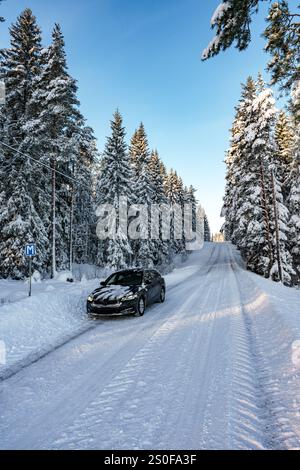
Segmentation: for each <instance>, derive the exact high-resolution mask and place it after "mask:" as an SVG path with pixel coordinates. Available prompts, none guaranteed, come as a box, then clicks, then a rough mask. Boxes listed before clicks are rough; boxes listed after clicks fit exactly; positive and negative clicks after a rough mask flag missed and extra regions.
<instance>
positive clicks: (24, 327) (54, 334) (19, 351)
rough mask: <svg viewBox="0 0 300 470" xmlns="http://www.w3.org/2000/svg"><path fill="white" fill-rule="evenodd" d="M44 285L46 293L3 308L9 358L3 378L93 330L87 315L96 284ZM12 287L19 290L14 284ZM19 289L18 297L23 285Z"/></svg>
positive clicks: (0, 327)
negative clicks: (91, 294)
mask: <svg viewBox="0 0 300 470" xmlns="http://www.w3.org/2000/svg"><path fill="white" fill-rule="evenodd" d="M2 284H3V282H2ZM7 284H9V282H8V283H7ZM22 284H23V283H22ZM42 284H46V285H44V286H43V287H44V289H45V292H42V293H36V294H35V295H33V297H31V298H26V299H24V300H20V301H14V303H11V304H7V305H4V306H2V307H1V308H0V341H1V340H2V341H3V342H4V344H5V348H6V358H7V362H6V364H2V365H1V364H0V378H3V377H7V376H8V375H11V374H12V373H14V372H15V371H17V370H19V369H20V368H21V367H23V366H25V365H27V364H29V363H31V362H33V361H34V360H36V359H38V358H40V357H42V356H43V355H45V354H46V353H47V352H49V351H50V350H52V349H55V348H56V347H58V346H59V345H61V344H63V343H64V342H65V341H67V340H68V339H69V338H72V337H74V336H76V335H77V334H79V333H81V332H83V331H86V330H87V329H89V328H90V327H91V322H90V321H89V320H88V318H87V317H86V314H85V302H86V298H87V295H88V294H89V293H90V292H91V290H93V289H94V288H95V287H96V286H97V285H98V282H97V281H93V282H90V283H88V284H87V285H81V284H79V283H78V284H74V285H59V283H57V285H56V287H54V285H51V284H49V283H42ZM13 286H14V288H15V290H16V284H15V283H13ZM20 287H21V292H19V293H18V292H17V291H16V292H15V296H16V295H17V294H19V295H24V294H25V293H24V290H23V286H22V285H21V286H20Z"/></svg>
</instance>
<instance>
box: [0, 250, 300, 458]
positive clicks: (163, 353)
mask: <svg viewBox="0 0 300 470" xmlns="http://www.w3.org/2000/svg"><path fill="white" fill-rule="evenodd" d="M166 279H167V285H168V295H167V300H166V303H165V304H164V305H154V306H153V307H151V308H150V309H149V310H147V312H146V314H145V316H144V317H142V318H134V317H123V318H111V319H109V318H105V319H102V320H100V321H97V322H91V321H89V320H88V319H87V318H86V316H85V309H84V303H85V297H86V293H87V292H88V291H90V290H92V289H93V288H94V286H95V284H97V283H98V281H97V282H96V281H92V280H91V281H85V282H81V283H79V282H78V283H75V284H73V285H66V284H63V283H59V282H58V281H57V282H56V285H55V286H54V285H52V288H53V287H54V290H49V289H48V288H47V287H46V289H48V290H46V291H41V292H40V293H39V294H38V295H35V296H34V297H32V298H31V299H26V300H20V301H17V302H14V303H12V304H8V305H4V306H3V307H1V308H0V341H1V340H2V341H5V342H6V343H7V361H8V363H7V366H6V367H5V366H3V367H2V369H0V370H2V373H5V374H8V373H12V372H16V371H17V370H18V372H17V373H14V375H12V376H11V377H10V378H8V379H6V380H4V381H2V383H1V385H0V407H1V411H0V417H1V419H0V448H2V449H11V448H17V449H61V448H64V449H65V448H67V449H74V448H75V449H94V448H96V449H97V448H98V449H268V448H289V449H291V448H300V411H299V410H300V346H299V340H300V291H298V290H296V289H289V288H285V287H283V286H281V285H278V284H274V283H272V282H270V281H267V280H265V279H262V278H260V277H258V276H256V275H254V274H252V273H249V272H247V271H245V270H244V269H243V266H242V263H241V261H240V258H239V256H238V254H237V253H236V251H235V250H234V248H233V247H232V246H231V245H229V244H206V245H205V247H204V249H203V250H202V251H201V252H195V253H193V254H192V255H191V257H190V258H189V259H188V261H187V262H186V263H185V264H183V265H182V266H181V267H180V268H178V269H177V270H175V271H174V272H172V273H171V274H169V275H168V276H166ZM49 285H51V284H49ZM1 286H2V284H1ZM48 287H49V286H48ZM41 356H43V357H41ZM33 361H34V362H33ZM25 366H26V367H25ZM0 367H1V366H0Z"/></svg>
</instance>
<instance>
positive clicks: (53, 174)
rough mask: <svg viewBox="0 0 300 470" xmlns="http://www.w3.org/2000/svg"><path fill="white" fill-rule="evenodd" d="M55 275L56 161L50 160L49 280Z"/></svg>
mask: <svg viewBox="0 0 300 470" xmlns="http://www.w3.org/2000/svg"><path fill="white" fill-rule="evenodd" d="M55 273H56V159H55V156H54V157H53V159H52V261H51V278H52V279H53V278H54V277H55Z"/></svg>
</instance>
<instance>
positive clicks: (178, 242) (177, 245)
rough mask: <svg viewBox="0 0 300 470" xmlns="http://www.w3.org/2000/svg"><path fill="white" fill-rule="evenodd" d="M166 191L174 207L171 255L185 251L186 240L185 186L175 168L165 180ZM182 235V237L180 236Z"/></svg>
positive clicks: (170, 203)
mask: <svg viewBox="0 0 300 470" xmlns="http://www.w3.org/2000/svg"><path fill="white" fill-rule="evenodd" d="M165 192H166V195H167V198H168V201H169V205H170V206H171V208H172V213H171V244H170V245H171V256H172V257H173V256H174V255H176V254H180V253H182V254H183V255H184V254H185V253H186V252H185V240H184V236H183V235H184V233H183V229H184V224H183V221H184V217H183V208H184V201H185V195H184V188H183V182H182V179H181V178H180V177H179V176H178V174H177V172H176V171H174V170H173V169H171V170H170V172H169V174H168V176H167V179H166V181H165ZM180 235H181V239H179V236H180Z"/></svg>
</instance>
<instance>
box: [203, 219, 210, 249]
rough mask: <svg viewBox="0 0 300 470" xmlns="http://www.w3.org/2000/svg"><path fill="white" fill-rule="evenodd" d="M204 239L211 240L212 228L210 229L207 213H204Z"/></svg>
mask: <svg viewBox="0 0 300 470" xmlns="http://www.w3.org/2000/svg"><path fill="white" fill-rule="evenodd" d="M204 241H205V242H210V241H211V230H210V225H209V220H208V217H207V215H206V214H204Z"/></svg>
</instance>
